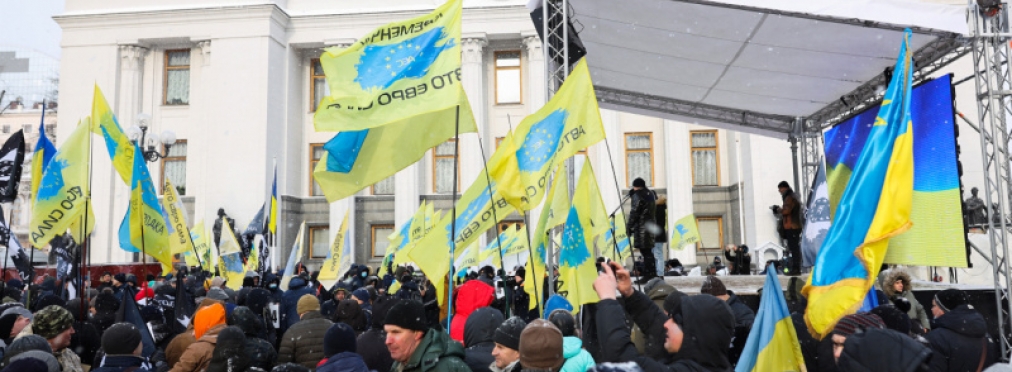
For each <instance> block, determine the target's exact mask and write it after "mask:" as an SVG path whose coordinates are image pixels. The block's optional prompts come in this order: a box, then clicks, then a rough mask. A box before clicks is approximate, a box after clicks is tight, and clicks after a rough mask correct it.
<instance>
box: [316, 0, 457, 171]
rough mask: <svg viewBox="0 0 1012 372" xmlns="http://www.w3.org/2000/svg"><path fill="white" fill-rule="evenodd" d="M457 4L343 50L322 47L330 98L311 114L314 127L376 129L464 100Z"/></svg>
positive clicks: (386, 28)
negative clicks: (323, 48) (461, 80)
mask: <svg viewBox="0 0 1012 372" xmlns="http://www.w3.org/2000/svg"><path fill="white" fill-rule="evenodd" d="M462 4H463V0H450V1H447V2H446V3H445V4H443V5H441V6H440V7H439V8H436V9H435V10H434V11H433V12H432V13H428V14H425V15H422V16H418V17H415V18H412V19H409V20H405V21H400V22H393V23H389V24H386V25H383V26H382V27H379V28H377V29H375V30H373V31H370V32H369V33H367V34H366V35H364V36H363V37H362V38H360V39H359V40H358V41H357V42H355V43H354V44H352V46H350V47H348V48H338V47H331V48H327V49H326V50H325V51H324V53H323V54H322V55H321V56H320V65H321V66H322V67H323V72H324V74H326V76H327V85H328V86H329V87H330V96H327V97H324V98H323V100H322V101H321V102H320V105H319V107H318V108H317V110H316V113H315V115H314V116H313V122H314V125H315V127H316V131H318V132H341V131H355V130H362V129H369V128H377V127H380V126H383V125H386V124H388V123H392V122H396V121H401V120H404V119H408V118H411V117H413V116H418V115H422V114H426V113H431V112H436V111H445V110H447V109H450V111H451V113H452V111H453V110H452V108H453V107H454V106H456V105H458V104H463V103H464V102H466V101H467V97H466V96H465V95H464V92H463V89H462V86H461V83H460V79H461V73H460V53H461V52H460V26H461V17H460V16H461V12H462ZM461 114H462V115H461V121H462V123H463V122H464V121H469V122H470V123H469V124H468V125H470V126H473V122H474V118H473V116H470V115H468V117H467V118H466V119H465V117H464V115H463V112H462V113H461ZM416 124H417V123H416ZM461 127H464V126H463V125H462V126H461ZM395 148H396V147H392V148H388V149H386V150H387V151H388V152H389V149H395Z"/></svg>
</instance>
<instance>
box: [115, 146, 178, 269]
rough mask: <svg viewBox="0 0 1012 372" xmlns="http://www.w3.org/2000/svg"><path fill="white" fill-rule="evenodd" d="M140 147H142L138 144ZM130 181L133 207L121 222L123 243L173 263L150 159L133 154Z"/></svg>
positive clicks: (167, 264)
mask: <svg viewBox="0 0 1012 372" xmlns="http://www.w3.org/2000/svg"><path fill="white" fill-rule="evenodd" d="M135 150H136V151H140V149H139V148H135ZM132 160H133V161H134V166H133V170H132V171H131V178H132V180H131V181H130V187H131V189H130V207H129V208H128V209H127V213H126V216H124V218H123V224H122V225H120V231H119V232H120V235H119V239H120V247H121V248H123V249H124V250H126V251H129V252H143V253H144V254H147V255H148V256H151V257H154V258H155V259H156V260H158V262H160V263H161V264H162V265H163V267H171V266H172V249H171V247H170V246H169V229H168V226H166V223H165V216H164V214H163V213H162V206H161V204H159V203H158V195H157V194H155V186H154V183H152V181H151V174H150V173H148V167H147V163H146V162H145V161H144V158H142V157H140V156H136V157H133V158H132Z"/></svg>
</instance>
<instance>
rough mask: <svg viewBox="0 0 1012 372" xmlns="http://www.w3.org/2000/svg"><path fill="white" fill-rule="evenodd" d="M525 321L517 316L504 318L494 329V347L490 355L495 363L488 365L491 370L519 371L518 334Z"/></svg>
mask: <svg viewBox="0 0 1012 372" xmlns="http://www.w3.org/2000/svg"><path fill="white" fill-rule="evenodd" d="M525 327H527V323H526V322H524V320H523V319H520V318H519V317H515V316H514V317H511V318H509V319H506V321H504V322H503V323H502V324H501V325H499V327H498V328H496V329H495V336H494V337H493V341H495V347H494V348H493V349H492V357H493V358H495V363H493V364H492V365H490V366H489V370H491V371H492V372H519V371H520V369H521V366H520V365H519V362H520V335H521V334H522V333H523V332H524V328H525Z"/></svg>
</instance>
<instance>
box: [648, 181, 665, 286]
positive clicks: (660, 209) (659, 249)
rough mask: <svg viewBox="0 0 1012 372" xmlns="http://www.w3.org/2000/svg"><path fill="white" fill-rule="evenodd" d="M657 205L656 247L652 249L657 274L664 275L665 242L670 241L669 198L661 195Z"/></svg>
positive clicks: (655, 217) (655, 213)
mask: <svg viewBox="0 0 1012 372" xmlns="http://www.w3.org/2000/svg"><path fill="white" fill-rule="evenodd" d="M656 204H657V206H656V207H655V210H654V220H655V222H656V223H657V232H656V233H655V234H654V248H653V250H652V251H651V253H653V255H654V266H656V267H657V276H664V261H665V256H666V255H665V254H664V252H665V250H664V244H667V243H668V198H667V196H665V195H660V196H659V197H658V198H657V203H656Z"/></svg>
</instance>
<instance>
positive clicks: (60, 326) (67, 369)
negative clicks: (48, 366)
mask: <svg viewBox="0 0 1012 372" xmlns="http://www.w3.org/2000/svg"><path fill="white" fill-rule="evenodd" d="M32 332H34V333H35V334H36V335H38V336H41V337H42V338H44V339H46V341H48V342H49V346H50V347H51V348H52V349H53V356H55V357H56V360H57V361H58V362H60V369H61V370H62V371H64V372H84V366H82V365H81V358H80V357H78V356H77V354H74V352H73V351H71V350H70V349H68V347H69V346H70V337H71V336H72V335H73V334H74V316H73V315H71V314H70V311H67V309H65V308H63V307H62V306H58V305H49V306H46V307H45V308H43V309H42V310H39V311H38V312H36V313H35V319H34V320H33V321H32Z"/></svg>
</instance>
